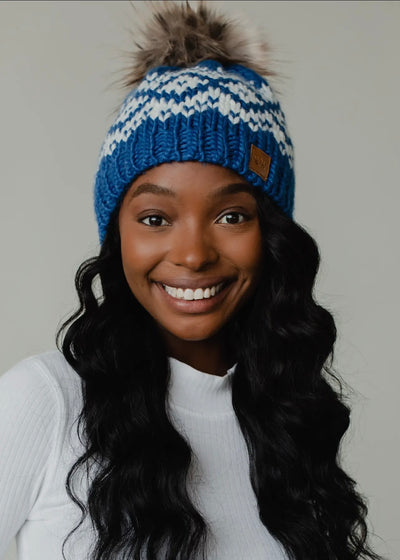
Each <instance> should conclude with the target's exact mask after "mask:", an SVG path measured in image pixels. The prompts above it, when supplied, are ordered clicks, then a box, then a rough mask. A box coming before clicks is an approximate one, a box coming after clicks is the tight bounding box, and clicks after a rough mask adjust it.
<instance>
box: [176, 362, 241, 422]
mask: <svg viewBox="0 0 400 560" xmlns="http://www.w3.org/2000/svg"><path fill="white" fill-rule="evenodd" d="M168 361H169V366H170V370H171V378H170V385H169V402H170V404H172V406H174V405H176V406H179V407H181V408H185V409H187V410H191V411H192V412H197V413H203V414H218V413H221V412H232V411H233V408H232V376H233V374H234V371H235V369H236V364H234V365H233V366H232V367H231V368H229V369H228V370H227V373H226V374H225V375H224V376H222V377H220V376H218V375H212V374H210V373H205V372H203V371H199V370H197V369H194V368H193V367H191V366H189V365H188V364H185V363H184V362H181V361H179V360H177V359H176V358H172V357H168Z"/></svg>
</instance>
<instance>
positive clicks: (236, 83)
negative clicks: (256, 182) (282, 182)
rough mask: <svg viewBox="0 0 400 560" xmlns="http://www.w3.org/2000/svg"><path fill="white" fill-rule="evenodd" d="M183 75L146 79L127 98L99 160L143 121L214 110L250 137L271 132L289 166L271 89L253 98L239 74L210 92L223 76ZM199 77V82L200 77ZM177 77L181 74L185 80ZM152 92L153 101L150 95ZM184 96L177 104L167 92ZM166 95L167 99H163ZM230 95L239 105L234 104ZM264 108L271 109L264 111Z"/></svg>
mask: <svg viewBox="0 0 400 560" xmlns="http://www.w3.org/2000/svg"><path fill="white" fill-rule="evenodd" d="M188 73H189V72H188V69H184V70H182V71H181V72H179V73H177V75H174V76H173V77H172V76H171V73H167V74H165V73H163V74H157V73H156V72H154V73H152V74H150V75H149V76H148V77H146V79H145V80H144V81H143V82H142V83H141V84H140V86H139V87H138V89H137V90H136V92H135V94H134V95H132V96H130V97H128V98H127V100H126V102H125V104H124V105H123V107H122V108H121V111H120V113H119V115H118V117H117V119H116V121H115V122H114V125H113V126H112V128H111V130H110V132H109V134H108V135H107V137H106V139H105V141H104V143H103V146H102V150H101V153H100V158H99V159H102V158H103V157H106V156H108V155H111V154H112V153H113V151H114V150H115V148H116V147H117V145H118V144H119V143H120V142H126V141H127V139H128V138H129V136H130V135H131V133H132V132H134V131H135V130H136V129H137V128H138V127H139V126H140V125H141V124H142V123H143V122H144V121H145V120H146V119H148V118H149V119H152V120H159V121H160V122H165V121H166V120H167V119H169V118H171V117H173V116H175V115H178V114H180V115H183V116H184V117H189V116H190V115H193V114H194V113H195V112H203V111H209V110H213V111H218V112H219V113H220V114H221V115H222V116H223V117H225V118H227V119H228V120H229V122H230V123H231V124H233V125H235V124H238V123H240V122H245V123H246V124H247V126H248V127H249V128H250V129H251V130H252V131H253V132H257V131H270V132H271V133H272V134H273V136H274V138H275V140H276V142H277V143H278V145H279V148H280V151H281V153H282V154H283V155H286V156H287V157H288V160H289V165H290V167H293V148H292V146H291V144H290V143H289V142H288V141H287V140H286V135H285V120H284V116H283V113H282V112H281V111H280V109H279V105H278V104H277V102H276V100H275V99H274V96H273V92H272V90H271V89H270V88H269V87H268V86H267V85H266V84H263V87H261V88H259V89H258V90H257V93H256V92H255V91H254V90H251V89H250V88H249V86H248V82H247V81H246V80H243V79H241V77H240V76H239V75H238V77H237V79H236V76H235V80H231V79H225V80H224V81H223V82H220V84H219V85H218V86H217V87H214V86H212V85H211V84H210V82H211V81H212V79H213V78H214V79H216V78H219V79H220V80H221V77H222V76H226V75H224V74H222V73H221V72H217V71H212V70H210V69H205V68H196V74H192V75H190V76H188ZM202 73H203V74H204V77H202V76H201V74H202ZM182 74H185V78H184V80H182V78H183V76H182ZM197 74H200V76H198V75H197ZM207 84H210V86H209V87H208V88H207V89H206V91H196V90H197V88H198V87H199V86H201V85H207ZM158 88H159V89H158ZM156 89H158V95H157V97H156V96H155V95H154V90H156ZM224 90H225V91H224ZM185 91H188V95H186V96H184V97H183V99H181V100H179V101H177V100H176V99H175V98H173V97H169V95H170V94H171V93H175V94H176V95H179V96H181V95H182V94H183V93H184V92H185ZM190 91H192V92H195V93H194V95H190ZM166 94H167V95H168V97H169V99H166V98H164V97H162V96H163V95H166ZM232 95H234V96H235V98H237V99H239V100H240V101H236V100H235V99H233V98H232ZM160 96H161V97H160ZM249 104H251V105H253V106H255V107H259V108H260V110H259V111H257V110H256V111H255V110H254V109H252V108H250V107H249ZM269 105H272V107H268V106H269ZM273 106H275V107H276V109H275V107H273Z"/></svg>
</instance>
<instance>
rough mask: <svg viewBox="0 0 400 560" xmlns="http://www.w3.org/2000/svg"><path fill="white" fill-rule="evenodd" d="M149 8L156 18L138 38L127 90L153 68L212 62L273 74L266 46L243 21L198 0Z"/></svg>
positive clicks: (265, 74) (157, 3)
mask: <svg viewBox="0 0 400 560" xmlns="http://www.w3.org/2000/svg"><path fill="white" fill-rule="evenodd" d="M146 4H150V5H151V8H152V12H153V14H152V17H151V18H150V19H149V21H148V22H146V23H145V24H144V28H143V30H142V31H141V35H142V37H141V38H139V39H136V40H135V43H136V46H137V50H136V52H134V53H133V65H131V67H130V69H129V71H128V73H127V76H126V79H125V85H126V86H128V87H132V86H134V85H135V84H136V83H137V82H139V81H140V80H142V79H143V78H144V76H145V74H146V73H147V72H148V71H149V70H150V69H151V68H155V67H157V66H163V65H165V66H179V67H190V66H194V65H195V64H197V63H198V62H200V61H202V60H206V59H208V58H210V59H213V60H217V61H218V62H220V63H221V64H224V65H227V64H242V65H243V66H247V67H248V68H251V69H252V70H254V71H256V72H257V73H258V74H260V75H262V76H273V75H275V72H274V71H272V70H271V69H269V68H268V66H269V61H268V58H269V48H268V45H267V43H266V42H265V41H263V40H261V39H260V40H257V39H256V40H255V39H254V37H255V36H256V35H257V33H255V31H254V29H253V30H251V29H248V28H247V29H244V28H243V26H242V25H241V23H239V22H237V21H234V20H232V19H228V18H227V17H226V16H225V15H222V14H218V13H216V12H215V11H214V10H212V9H211V8H210V6H209V3H207V2H205V1H202V0H200V1H199V2H197V6H196V7H195V8H194V7H192V6H191V5H190V3H189V2H188V1H186V2H173V1H165V2H147V3H146ZM192 4H193V2H192ZM133 6H135V2H133ZM131 57H132V55H131ZM131 60H132V59H131ZM131 64H132V63H131Z"/></svg>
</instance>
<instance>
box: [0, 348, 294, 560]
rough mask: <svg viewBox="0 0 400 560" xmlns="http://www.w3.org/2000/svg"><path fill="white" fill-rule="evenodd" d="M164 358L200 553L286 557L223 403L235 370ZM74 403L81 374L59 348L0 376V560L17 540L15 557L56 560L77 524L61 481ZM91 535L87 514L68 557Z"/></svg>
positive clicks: (230, 558) (78, 554)
mask: <svg viewBox="0 0 400 560" xmlns="http://www.w3.org/2000/svg"><path fill="white" fill-rule="evenodd" d="M169 360H170V365H171V382H170V386H169V397H168V402H169V409H170V414H171V418H172V420H173V424H174V426H175V428H176V429H177V430H178V431H180V432H181V433H184V435H185V437H186V438H187V439H188V441H189V442H190V445H191V447H192V449H193V451H194V458H193V463H192V465H191V473H192V476H191V487H190V490H191V498H192V500H193V503H194V504H195V506H196V507H197V509H198V510H199V511H201V513H202V514H203V515H204V517H205V518H206V519H207V521H208V522H209V524H210V526H211V528H212V537H211V539H209V542H208V543H207V546H208V553H207V559H208V560H287V556H286V554H285V552H284V549H283V547H282V545H281V544H280V543H279V542H278V541H277V540H275V539H274V538H273V537H272V536H271V535H270V533H269V532H268V530H267V529H266V527H265V526H264V525H263V524H262V522H261V520H260V518H259V515H258V509H257V501H256V497H255V494H254V492H253V489H252V487H251V483H250V478H249V457H248V452H247V447H246V443H245V441H244V438H243V435H242V433H241V430H240V427H239V423H238V421H237V418H236V415H235V413H234V410H233V407H232V392H231V382H232V376H233V374H234V370H235V366H233V367H232V368H231V369H229V370H228V372H227V374H226V375H225V376H223V377H218V376H214V375H210V374H207V373H204V372H201V371H198V370H196V369H194V368H192V367H190V366H188V365H187V364H184V363H182V362H180V361H178V360H176V359H174V358H169ZM82 404H83V401H82V392H81V383H80V378H79V376H78V375H77V373H76V372H75V371H74V370H73V369H72V368H71V367H70V365H69V364H68V363H67V361H66V360H65V358H64V356H63V355H62V354H61V353H60V352H58V351H53V352H48V353H45V354H40V355H38V356H33V357H31V358H27V359H26V360H23V361H22V362H20V363H18V364H17V365H16V366H14V367H13V368H12V369H10V370H9V371H8V372H6V373H5V374H4V375H2V376H1V377H0V559H1V558H2V556H3V555H4V552H5V550H6V549H7V547H8V545H9V543H10V541H11V539H12V538H14V537H15V536H16V542H17V549H18V559H19V560H62V552H61V547H62V543H63V541H64V539H65V537H66V536H67V534H68V533H69V531H71V530H72V529H73V528H74V527H75V525H76V524H77V522H78V521H79V520H80V510H79V509H78V507H77V506H76V505H75V504H74V503H73V502H72V501H71V499H70V498H69V497H68V495H67V493H66V490H65V481H66V476H67V473H68V471H69V469H70V468H71V466H72V464H73V463H74V462H75V460H76V459H77V458H78V457H79V456H80V455H81V454H82V453H83V448H82V445H81V443H80V442H79V439H78V437H77V431H76V422H75V421H76V419H77V416H78V414H79V412H80V410H81V408H82ZM81 483H82V485H83V486H84V485H85V479H82V481H81ZM86 490H87V481H86ZM94 538H95V535H94V532H93V529H92V527H91V524H90V520H89V519H87V520H86V522H85V524H84V525H83V526H82V527H81V529H80V530H79V531H77V532H76V533H74V535H73V537H71V539H69V540H68V541H67V545H66V548H65V550H64V552H65V555H66V558H67V560H86V559H88V558H89V553H90V550H91V547H92V546H93V544H94Z"/></svg>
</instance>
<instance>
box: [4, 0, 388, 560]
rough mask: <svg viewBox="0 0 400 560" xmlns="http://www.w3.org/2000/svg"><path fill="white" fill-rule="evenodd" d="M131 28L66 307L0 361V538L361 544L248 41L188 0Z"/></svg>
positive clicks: (47, 542) (279, 549)
mask: <svg viewBox="0 0 400 560" xmlns="http://www.w3.org/2000/svg"><path fill="white" fill-rule="evenodd" d="M145 37H146V38H145V42H144V44H143V45H142V47H141V49H140V50H139V51H138V52H137V54H136V62H135V66H134V68H133V70H132V74H131V76H130V77H129V79H128V85H129V86H130V88H132V89H131V91H130V92H129V94H128V96H127V97H126V99H125V101H124V103H123V106H122V107H121V110H120V112H119V114H118V116H117V118H116V120H115V122H114V123H113V125H112V126H111V128H110V130H109V132H108V134H107V136H106V139H105V141H104V143H103V146H102V150H101V154H100V160H99V168H98V171H97V175H96V185H95V209H96V217H97V221H98V226H99V234H100V241H101V250H100V254H99V256H98V257H94V258H92V259H89V260H88V261H86V262H85V263H83V264H82V265H81V267H80V268H79V270H78V272H77V276H76V287H77V291H78V295H79V299H80V308H79V310H78V311H77V312H76V313H75V314H74V315H73V316H72V317H71V318H70V319H69V320H68V321H67V322H66V324H65V325H64V327H63V328H62V330H61V331H60V333H59V342H60V349H61V352H51V353H47V354H42V355H39V356H35V357H33V358H29V359H28V360H25V361H24V362H21V363H20V364H17V365H16V366H15V367H14V368H12V370H10V371H9V372H7V373H6V374H5V375H4V376H3V377H2V378H1V381H0V386H1V392H0V395H1V397H0V399H1V401H0V404H1V406H0V410H1V422H0V425H1V436H0V437H1V442H2V449H3V450H4V451H5V452H4V453H2V458H1V459H0V480H2V481H3V486H2V493H1V494H0V504H1V508H2V513H3V511H7V512H8V515H7V518H6V516H4V515H3V516H2V520H1V526H0V537H1V544H0V546H3V547H5V546H6V545H7V543H8V541H9V539H10V538H12V536H14V535H15V534H16V533H17V532H18V546H19V556H20V558H21V559H22V560H26V559H27V558H30V559H32V558H33V559H34V560H36V559H39V558H40V559H41V560H43V559H44V560H50V559H51V560H54V559H58V558H60V559H61V558H63V557H64V558H66V559H73V560H75V559H79V560H80V559H83V558H90V559H91V560H106V559H107V560H108V559H114V558H115V559H117V558H118V559H125V558H126V559H127V558H132V559H135V560H136V559H142V558H143V559H155V558H157V559H158V558H162V559H163V560H164V559H165V560H173V559H174V560H175V559H181V560H183V559H185V560H186V559H191V558H193V559H194V558H207V559H218V560H224V559H228V558H229V559H243V558H249V559H250V558H251V559H252V560H258V559H260V560H261V559H264V558H270V559H273V560H278V559H280V560H281V559H286V558H290V559H296V560H306V559H307V560H314V559H315V560H317V559H318V560H321V559H325V558H326V559H332V560H353V559H357V558H368V559H374V560H379V557H378V556H377V555H376V554H375V553H374V552H372V550H371V549H370V547H369V546H368V543H367V526H366V519H365V518H366V513H367V508H366V505H365V503H364V501H363V498H362V497H361V496H360V494H359V493H358V492H357V491H356V488H355V482H354V481H353V480H352V479H351V478H350V477H349V476H348V475H346V473H345V472H344V471H343V470H342V469H341V467H340V465H339V453H338V452H339V444H340V441H341V438H342V436H343V435H344V433H345V432H346V430H347V428H348V425H349V409H348V407H347V406H346V405H345V404H344V402H343V397H342V394H341V387H340V382H339V383H338V386H339V389H335V382H337V381H338V380H337V379H336V378H335V376H334V375H333V373H332V370H331V369H330V368H331V361H332V356H333V346H334V342H335V338H336V329H335V324H334V321H333V318H332V316H331V315H330V313H329V312H328V311H327V310H325V309H324V308H322V307H321V306H320V305H318V304H317V303H316V301H315V300H314V298H313V286H314V281H315V277H316V274H317V270H318V265H319V254H318V249H317V246H316V244H315V242H314V241H313V239H312V238H311V237H310V235H309V234H308V233H307V232H306V231H305V230H304V229H303V228H301V227H300V226H299V225H298V224H296V222H295V221H294V220H293V206H294V172H293V148H292V143H291V140H290V137H289V134H288V130H287V126H286V122H285V118H284V115H283V113H282V110H281V107H280V105H279V102H278V101H277V99H276V97H275V94H274V92H273V90H272V89H271V87H270V85H269V83H268V78H269V75H270V72H269V71H268V66H265V62H264V55H265V53H266V50H265V47H264V46H263V45H261V46H260V53H259V55H260V56H259V57H254V55H252V54H250V53H251V49H250V47H249V45H248V44H247V43H246V42H245V41H244V40H243V37H242V35H241V33H240V32H239V29H238V28H237V27H236V26H235V25H234V24H232V23H230V22H227V21H225V19H224V18H221V17H220V16H216V15H214V14H213V13H212V12H210V11H209V10H208V9H207V8H205V7H204V6H202V5H200V7H199V9H198V10H197V11H195V10H193V9H192V8H191V7H190V6H188V5H175V4H172V3H168V4H167V5H166V7H164V8H163V9H162V10H161V11H159V12H157V13H155V15H154V17H153V20H152V21H151V22H150V23H149V25H148V27H147V30H146V33H145ZM99 280H100V287H99V282H98V281H99ZM62 334H64V338H63V339H61V335H62ZM80 513H82V518H81V519H80ZM3 542H4V545H3ZM0 551H1V548H0Z"/></svg>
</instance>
